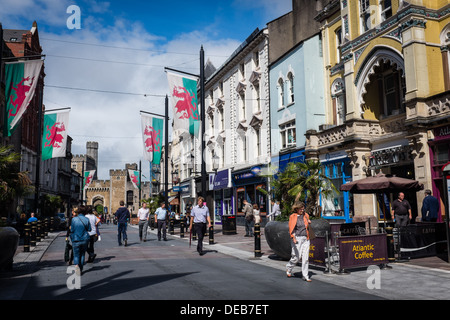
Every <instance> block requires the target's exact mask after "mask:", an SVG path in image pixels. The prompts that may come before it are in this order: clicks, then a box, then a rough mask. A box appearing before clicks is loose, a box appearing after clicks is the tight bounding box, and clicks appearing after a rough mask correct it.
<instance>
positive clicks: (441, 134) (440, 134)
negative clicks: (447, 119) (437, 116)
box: [434, 125, 450, 140]
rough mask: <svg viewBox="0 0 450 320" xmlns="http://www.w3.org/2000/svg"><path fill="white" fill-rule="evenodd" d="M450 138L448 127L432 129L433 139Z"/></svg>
mask: <svg viewBox="0 0 450 320" xmlns="http://www.w3.org/2000/svg"><path fill="white" fill-rule="evenodd" d="M449 136H450V125H446V126H443V127H439V128H435V129H434V139H435V140H439V139H444V138H447V137H449Z"/></svg>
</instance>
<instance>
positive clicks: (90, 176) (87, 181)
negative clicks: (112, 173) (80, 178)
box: [86, 175, 92, 185]
mask: <svg viewBox="0 0 450 320" xmlns="http://www.w3.org/2000/svg"><path fill="white" fill-rule="evenodd" d="M91 180H92V175H88V176H87V177H86V185H89V184H90V183H91Z"/></svg>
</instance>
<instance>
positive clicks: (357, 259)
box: [338, 233, 388, 269]
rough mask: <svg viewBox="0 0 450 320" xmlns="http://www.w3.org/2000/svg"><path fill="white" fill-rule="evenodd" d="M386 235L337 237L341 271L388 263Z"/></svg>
mask: <svg viewBox="0 0 450 320" xmlns="http://www.w3.org/2000/svg"><path fill="white" fill-rule="evenodd" d="M386 241H387V240H386V234H385V233H380V234H374V235H365V236H352V237H339V238H338V246H339V261H340V268H341V269H350V268H356V267H362V266H370V265H378V264H383V263H388V258H387V242H386Z"/></svg>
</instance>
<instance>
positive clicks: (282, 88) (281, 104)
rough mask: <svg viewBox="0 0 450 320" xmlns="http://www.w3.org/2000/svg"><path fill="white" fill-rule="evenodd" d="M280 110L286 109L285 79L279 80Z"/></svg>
mask: <svg viewBox="0 0 450 320" xmlns="http://www.w3.org/2000/svg"><path fill="white" fill-rule="evenodd" d="M277 88H278V108H283V107H284V82H283V79H282V78H280V79H278V86H277Z"/></svg>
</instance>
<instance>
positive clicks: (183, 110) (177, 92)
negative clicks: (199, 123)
mask: <svg viewBox="0 0 450 320" xmlns="http://www.w3.org/2000/svg"><path fill="white" fill-rule="evenodd" d="M172 95H173V96H174V97H177V98H180V100H178V102H177V104H176V105H175V110H176V113H180V114H181V116H180V118H179V119H189V118H192V119H194V120H199V119H198V114H197V115H196V114H194V113H195V112H196V111H197V105H196V103H194V101H193V100H194V98H195V95H194V94H193V93H190V92H189V91H187V90H186V88H183V87H177V86H175V87H174V88H173V93H172Z"/></svg>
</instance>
